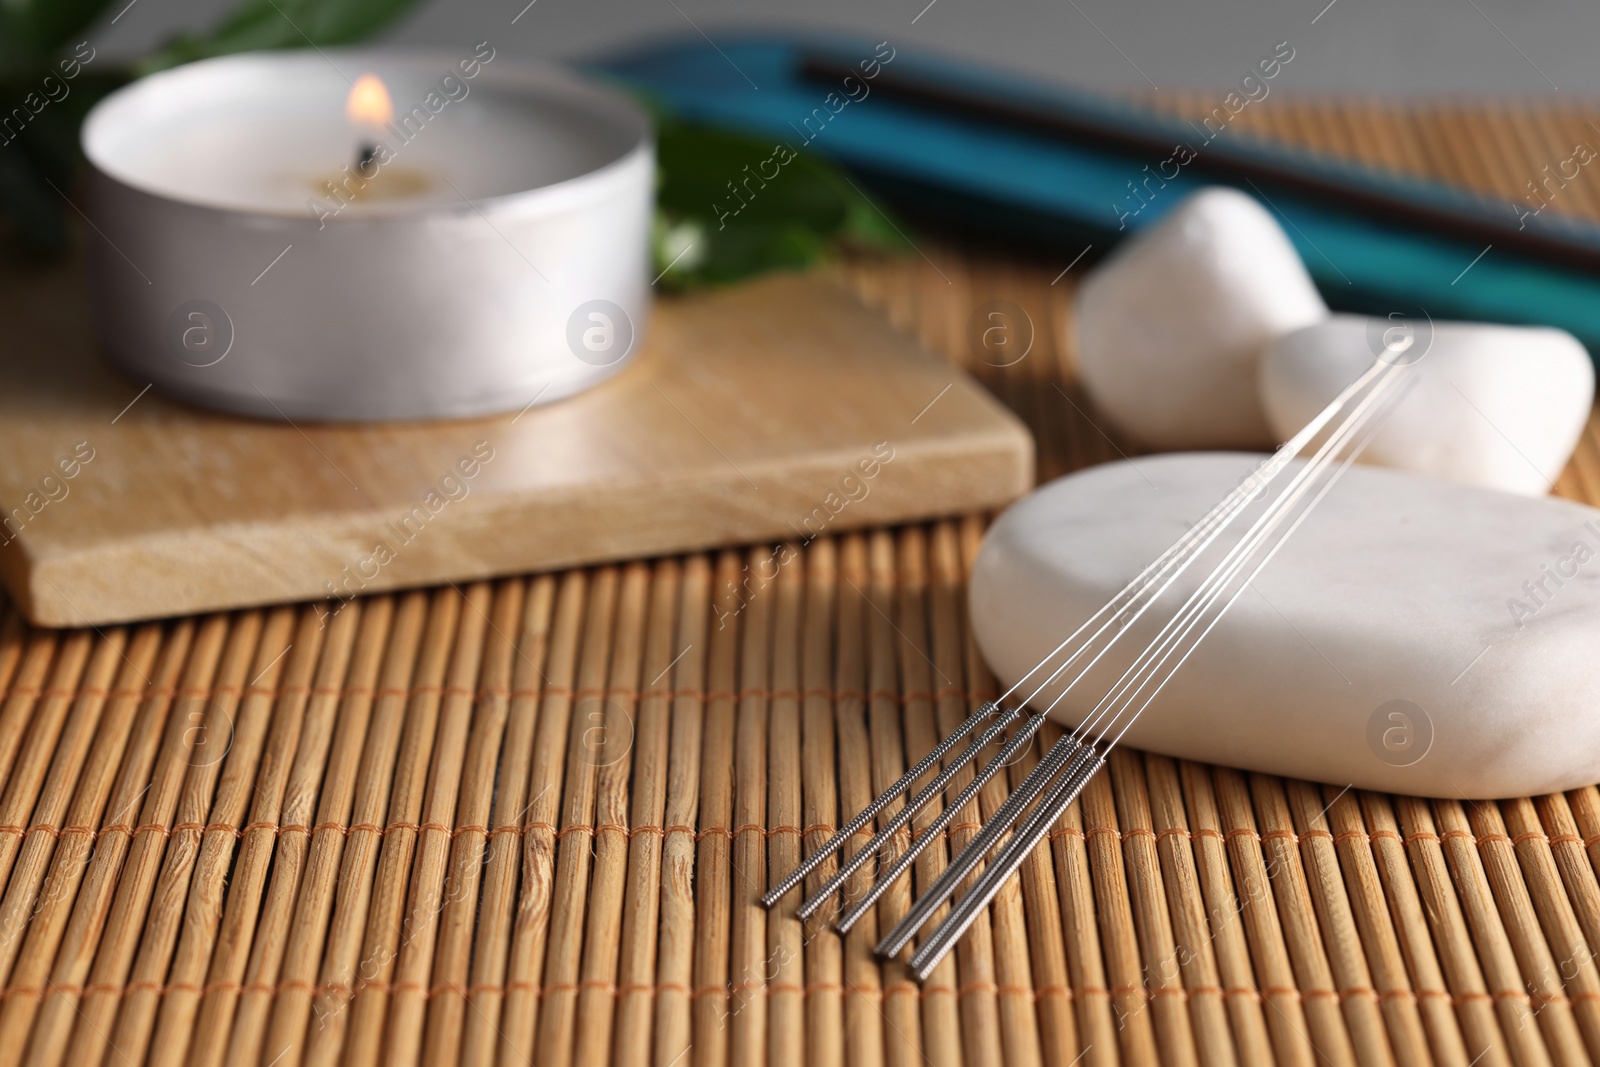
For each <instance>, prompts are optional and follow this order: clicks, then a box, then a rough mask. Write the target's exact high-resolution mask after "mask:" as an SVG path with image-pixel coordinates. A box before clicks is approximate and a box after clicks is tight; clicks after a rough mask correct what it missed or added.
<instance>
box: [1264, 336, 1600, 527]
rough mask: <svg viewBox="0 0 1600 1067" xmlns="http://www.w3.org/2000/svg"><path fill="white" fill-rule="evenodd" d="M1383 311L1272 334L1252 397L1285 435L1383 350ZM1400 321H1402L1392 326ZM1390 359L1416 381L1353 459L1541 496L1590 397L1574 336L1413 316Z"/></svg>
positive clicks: (1590, 378)
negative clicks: (1407, 335)
mask: <svg viewBox="0 0 1600 1067" xmlns="http://www.w3.org/2000/svg"><path fill="white" fill-rule="evenodd" d="M1390 328H1391V324H1390V322H1389V321H1388V320H1385V319H1374V318H1367V317H1365V316H1361V315H1335V316H1333V317H1332V318H1330V319H1328V320H1327V321H1326V322H1321V323H1318V324H1316V325H1314V326H1307V327H1305V328H1304V329H1300V330H1296V331H1295V332H1293V333H1290V334H1285V335H1284V336H1282V337H1280V338H1278V339H1277V340H1276V341H1274V342H1273V343H1272V344H1271V345H1270V346H1269V347H1268V349H1267V353H1266V355H1265V356H1263V357H1262V360H1261V402H1262V405H1263V407H1265V409H1266V412H1267V421H1268V422H1269V423H1270V424H1271V425H1272V429H1273V431H1274V433H1275V434H1276V435H1277V437H1278V438H1279V439H1280V440H1282V439H1285V438H1287V437H1289V436H1290V435H1291V434H1293V433H1294V432H1296V431H1297V430H1299V429H1300V427H1302V426H1304V425H1305V424H1306V423H1307V422H1309V421H1310V420H1311V418H1312V416H1314V415H1315V414H1316V413H1317V412H1319V411H1321V410H1322V408H1323V407H1324V406H1325V405H1326V404H1327V403H1328V402H1329V401H1330V400H1332V399H1333V398H1334V397H1335V396H1336V395H1338V393H1339V391H1340V390H1341V389H1343V388H1344V387H1345V386H1346V385H1347V384H1349V383H1350V382H1351V381H1352V380H1353V379H1354V378H1355V377H1356V376H1357V375H1359V374H1360V373H1361V372H1362V371H1364V370H1366V369H1367V368H1368V367H1370V366H1371V365H1372V358H1373V355H1374V353H1375V352H1379V351H1382V350H1383V348H1384V343H1385V342H1384V340H1383V338H1384V336H1385V330H1387V329H1390ZM1401 328H1402V329H1405V328H1407V327H1401ZM1409 329H1410V330H1411V331H1412V336H1411V348H1410V349H1408V350H1406V351H1404V352H1402V353H1401V354H1400V355H1399V356H1398V357H1395V358H1397V359H1398V360H1400V361H1406V362H1408V363H1409V369H1408V370H1407V371H1406V372H1405V373H1406V374H1407V375H1408V376H1409V377H1414V378H1416V379H1417V381H1416V384H1415V385H1413V386H1411V387H1410V390H1409V393H1408V394H1407V396H1406V397H1405V398H1404V399H1403V400H1401V401H1400V402H1399V404H1398V405H1397V406H1396V407H1395V409H1394V414H1393V415H1392V416H1390V418H1389V419H1388V421H1387V422H1386V423H1385V424H1384V426H1383V429H1381V430H1380V431H1379V432H1378V433H1377V435H1376V436H1375V437H1374V438H1373V439H1372V443H1371V444H1370V445H1369V446H1368V447H1367V450H1366V452H1365V454H1364V455H1363V456H1362V460H1363V461H1364V462H1367V463H1372V464H1376V465H1378V466H1383V467H1397V468H1400V469H1401V470H1409V471H1415V472H1416V473H1418V474H1430V475H1433V476H1434V477H1436V478H1448V479H1450V480H1452V481H1457V482H1466V483H1467V484H1469V485H1486V486H1490V487H1493V488H1496V489H1505V490H1508V491H1510V492H1513V493H1528V494H1530V495H1534V496H1542V495H1544V494H1545V493H1546V492H1548V491H1549V489H1550V486H1551V484H1552V483H1554V481H1555V479H1556V477H1557V476H1559V475H1560V473H1561V470H1562V468H1564V467H1565V466H1566V465H1567V460H1568V459H1570V458H1571V456H1572V450H1573V448H1574V447H1576V446H1577V443H1578V438H1579V436H1580V435H1582V433H1583V427H1584V424H1585V423H1586V422H1587V421H1588V418H1589V411H1590V408H1591V407H1592V406H1593V404H1594V366H1593V364H1592V363H1591V362H1590V360H1589V354H1588V353H1587V352H1586V351H1584V347H1583V345H1582V344H1580V343H1579V342H1578V339H1577V338H1576V337H1573V336H1572V335H1571V334H1569V333H1567V332H1565V331H1564V330H1552V329H1546V328H1542V327H1527V326H1494V325H1487V324H1483V323H1475V322H1436V323H1428V322H1422V323H1418V324H1415V325H1412V326H1410V327H1409Z"/></svg>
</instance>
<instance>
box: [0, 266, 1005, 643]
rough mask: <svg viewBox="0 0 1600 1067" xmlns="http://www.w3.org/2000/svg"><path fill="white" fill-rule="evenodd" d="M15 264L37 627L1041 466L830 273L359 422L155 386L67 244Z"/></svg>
mask: <svg viewBox="0 0 1600 1067" xmlns="http://www.w3.org/2000/svg"><path fill="white" fill-rule="evenodd" d="M4 282H5V288H4V293H5V297H4V310H3V315H4V321H6V322H7V323H8V328H9V330H10V331H11V332H10V337H11V341H10V342H9V343H8V344H7V345H6V346H5V349H4V353H3V355H0V509H3V511H0V521H4V522H5V524H6V525H5V526H4V527H0V540H4V541H5V542H6V543H5V544H4V546H3V547H0V577H3V579H4V581H5V584H6V587H7V588H8V589H9V590H10V592H11V594H12V596H13V597H14V598H15V599H16V601H17V602H18V604H20V605H21V608H22V610H23V612H24V613H25V614H26V615H27V617H28V618H29V619H30V620H32V621H33V622H35V623H37V624H41V625H49V626H65V625H74V626H78V625H84V624H90V623H92V624H101V623H108V622H120V621H125V620H131V619H142V618H153V617H160V616H166V615H175V614H180V613H186V612H200V611H213V610H218V609H226V608H236V607H242V606H246V605H254V604H264V603H276V602H283V601H292V600H306V599H314V598H318V597H331V598H332V599H333V603H332V604H331V605H329V606H330V608H335V607H337V605H338V604H339V603H342V602H343V601H345V600H347V599H348V598H350V597H352V596H355V595H359V594H361V593H371V592H377V591H380V590H385V589H395V588H403V587H409V586H416V585H425V584H436V583H441V582H447V581H460V580H465V579H471V578H481V577H487V576H491V575H500V574H511V573H520V572H526V571H534V570H545V569H549V568H554V567H565V566H572V565H576V564H583V563H592V562H596V561H600V560H612V559H623V558H628V557H634V556H642V555H655V554H662V553H673V552H681V551H686V550H690V549H696V548H705V547H711V546H716V545H724V544H736V543H751V542H759V541H764V540H772V539H791V540H793V539H801V540H803V539H805V538H807V537H811V536H815V535H817V534H820V533H823V532H825V531H826V532H830V533H831V532H838V531H840V530H844V529H850V528H855V527H860V526H865V525H874V524H882V523H892V522H901V521H905V520H909V519H915V518H924V517H928V516H934V515H950V514H956V513H960V512H964V511H971V510H974V509H981V508H991V507H994V506H997V505H1000V504H1003V503H1005V502H1007V501H1009V500H1011V499H1012V498H1014V497H1016V496H1018V495H1019V494H1021V493H1022V492H1024V491H1025V490H1026V489H1028V488H1029V487H1030V486H1031V485H1032V479H1033V444H1032V439H1031V438H1030V437H1029V435H1028V433H1027V431H1026V430H1025V429H1024V427H1023V426H1022V424H1021V423H1020V422H1018V420H1017V419H1016V418H1015V417H1014V416H1012V415H1011V414H1010V413H1009V412H1007V411H1006V410H1005V409H1004V408H1003V407H1002V406H1001V405H1000V404H999V403H997V402H996V401H995V400H994V399H993V398H992V397H991V396H989V394H988V393H986V392H985V391H984V390H982V389H981V388H979V387H978V386H977V385H975V384H974V383H973V382H972V381H971V380H970V379H969V378H967V377H966V376H965V375H964V374H962V373H961V372H960V371H957V370H954V369H953V368H951V367H950V365H949V364H948V363H946V362H945V361H944V360H941V359H938V358H936V357H934V356H931V355H929V354H928V353H927V352H925V351H923V350H922V349H921V348H920V347H919V346H918V345H917V344H916V342H915V341H912V340H910V339H908V338H906V337H905V336H904V335H902V334H899V333H897V332H895V331H894V330H893V329H892V328H891V327H890V325H889V323H888V322H887V321H886V320H885V319H884V318H883V317H882V316H881V315H880V314H878V313H877V312H874V311H870V310H868V309H867V308H866V307H864V306H863V305H862V304H861V303H860V302H859V301H858V300H857V298H856V297H855V296H854V295H852V294H851V293H850V292H849V291H848V290H847V289H846V288H844V286H843V285H841V284H839V283H838V282H835V281H832V280H829V279H827V278H821V277H814V276H813V277H798V276H777V277H771V278H766V279H762V280H759V281H757V282H755V283H752V284H750V285H746V286H743V287H739V288H735V289H730V290H724V291H721V292H716V293H712V294H709V295H703V296H697V297H693V298H684V299H674V300H663V301H661V302H659V303H658V305H657V308H656V311H655V314H654V315H653V317H652V321H651V323H650V326H649V330H648V333H647V337H646V340H645V344H644V347H643V349H642V350H641V352H640V354H639V356H638V359H637V361H636V362H635V364H634V365H633V366H632V367H630V368H629V369H628V370H627V371H625V372H624V373H623V374H621V375H619V376H617V378H615V379H613V380H612V381H610V382H608V383H606V384H604V385H602V386H600V387H599V388H597V389H595V390H592V391H590V392H589V393H587V394H584V395H582V396H579V397H575V398H573V399H571V400H567V401H564V402H561V403H557V404H552V405H550V406H548V407H540V408H534V409H531V410H527V411H525V412H523V413H521V414H516V413H512V414H507V415H502V416H498V417H493V418H486V419H475V420H463V421H454V422H439V423H408V424H380V425H365V426H331V425H310V424H301V425H288V424H279V423H270V422H263V421H257V420H252V419H243V418H238V417H231V416H222V415H216V414H211V413H208V412H204V411H201V410H198V409H195V408H191V407H188V406H185V405H183V404H180V403H177V402H172V401H168V400H165V399H163V398H162V397H161V396H159V395H157V394H156V393H154V392H153V391H151V392H149V393H145V394H143V395H141V389H143V388H144V384H145V383H143V382H135V381H129V380H127V379H124V378H122V377H120V376H119V375H118V374H116V373H115V372H113V371H112V370H111V369H109V367H108V366H107V365H106V364H105V363H104V361H103V360H102V359H101V358H100V356H99V354H98V353H97V351H96V349H95V346H94V343H93V340H92V337H91V336H90V332H89V326H88V322H87V309H86V307H85V306H84V300H83V297H82V285H81V279H80V277H79V273H78V270H77V268H76V267H75V266H64V267H61V268H59V269H56V270H54V271H50V272H46V273H40V272H38V271H33V272H30V273H26V274H24V273H22V272H20V271H14V272H11V276H10V277H7V278H5V279H4ZM130 402H131V406H129V405H130ZM69 474H70V475H71V476H70V477H68V475H69Z"/></svg>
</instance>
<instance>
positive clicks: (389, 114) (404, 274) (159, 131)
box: [83, 45, 654, 419]
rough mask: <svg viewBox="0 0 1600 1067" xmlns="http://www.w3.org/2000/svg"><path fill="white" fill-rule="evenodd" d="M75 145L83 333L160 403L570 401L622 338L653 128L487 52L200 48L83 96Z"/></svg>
mask: <svg viewBox="0 0 1600 1067" xmlns="http://www.w3.org/2000/svg"><path fill="white" fill-rule="evenodd" d="M83 147H84V152H85V155H86V156H87V157H88V159H89V162H90V164H91V173H90V181H89V208H88V215H89V217H90V220H91V222H92V223H93V224H94V227H95V230H96V231H97V232H96V233H94V234H91V236H90V241H89V271H90V288H91V301H92V307H93V312H94V317H95V322H96V327H97V330H98V332H99V335H100V338H101V341H102V343H103V345H104V346H105V348H106V351H107V352H108V354H109V355H110V356H111V358H112V360H113V361H114V362H115V363H117V364H118V365H119V366H120V367H122V368H123V369H124V370H125V371H126V373H128V374H129V375H130V376H131V377H133V378H136V379H138V380H139V381H141V382H152V383H154V385H155V386H156V387H157V388H159V389H162V390H164V391H166V392H168V393H171V394H174V395H176V396H180V397H183V398H186V399H188V400H191V401H194V402H197V403H201V404H206V405H210V406H215V407H220V408H223V409H227V410H231V411H240V412H245V413H250V414H256V415H263V416H268V417H280V418H282V417H286V418H292V419H301V418H306V419H403V418H419V417H461V416H471V415H479V414H485V413H489V412H494V411H501V410H516V409H520V408H523V407H525V406H527V405H528V404H530V403H535V402H537V403H544V402H548V401H551V400H555V399H558V398H560V397H563V396H568V395H571V394H572V393H575V392H577V391H579V390H581V389H584V388H587V387H589V386H591V385H593V384H595V383H597V382H599V381H601V380H603V379H604V378H606V377H608V376H610V375H611V374H614V373H616V371H617V370H618V369H619V368H620V367H621V366H622V365H623V364H624V363H625V362H626V361H627V358H628V357H629V356H630V355H631V354H632V353H633V351H634V350H635V349H636V348H637V342H638V338H639V332H640V330H641V328H642V326H643V324H644V319H645V315H646V313H647V310H648V305H649V277H648V266H649V257H648V232H649V219H650V209H651V197H652V185H653V181H654V145H653V142H652V139H651V136H650V130H649V123H648V120H647V119H646V117H645V116H644V115H643V113H642V112H641V111H640V110H639V109H638V108H637V107H636V106H635V105H634V104H633V103H632V102H631V101H629V100H628V99H627V98H625V97H623V96H621V95H620V94H618V93H615V92H613V91H611V90H609V89H607V88H605V87H602V86H599V85H596V84H593V83H591V82H588V81H585V80H583V79H580V78H578V77H576V76H574V75H571V74H568V73H565V72H563V71H561V70H558V69H555V68H548V67H529V66H515V65H512V64H510V63H508V62H507V61H506V60H504V59H499V60H497V59H495V56H494V50H493V49H492V48H490V47H489V46H488V45H480V46H478V48H476V49H474V50H472V51H471V52H469V53H466V54H464V55H462V56H456V57H419V56H396V55H388V54H379V53H368V54H361V53H348V52H330V53H327V54H322V53H317V52H308V53H263V54H253V55H243V56H232V57H226V58H222V59H213V60H206V61H203V62H200V63H195V64H191V65H189V66H186V67H180V68H177V69H175V70H171V71H166V72H163V73H160V74H156V75H152V76H151V77H148V78H145V79H143V80H141V81H139V82H136V83H134V84H132V85H130V86H127V87H126V88H124V89H122V90H120V91H119V92H117V93H114V94H112V95H111V96H109V97H107V98H106V99H105V100H103V101H101V103H100V104H99V105H97V106H96V107H95V109H94V110H93V111H92V112H91V113H90V115H89V118H88V120H87V121H86V122H85V124H84V132H83ZM597 339H598V340H597Z"/></svg>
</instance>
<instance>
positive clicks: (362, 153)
mask: <svg viewBox="0 0 1600 1067" xmlns="http://www.w3.org/2000/svg"><path fill="white" fill-rule="evenodd" d="M377 156H378V146H377V145H375V144H364V145H362V146H361V148H360V150H359V151H357V153H356V173H357V174H359V175H361V176H362V177H363V178H368V179H370V178H374V177H376V176H377V174H378V160H377Z"/></svg>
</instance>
